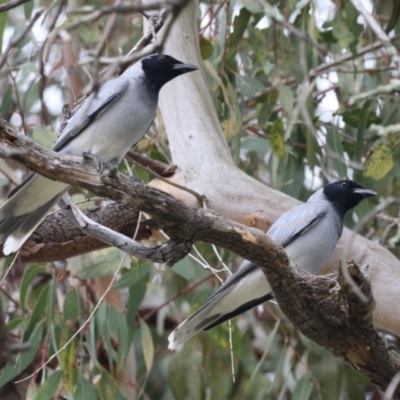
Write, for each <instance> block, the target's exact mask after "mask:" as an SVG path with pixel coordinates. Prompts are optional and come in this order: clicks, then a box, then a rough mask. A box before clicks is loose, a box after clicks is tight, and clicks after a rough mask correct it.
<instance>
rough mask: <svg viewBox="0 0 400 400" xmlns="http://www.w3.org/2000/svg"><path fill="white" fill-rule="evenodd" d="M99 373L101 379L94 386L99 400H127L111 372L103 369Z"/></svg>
mask: <svg viewBox="0 0 400 400" xmlns="http://www.w3.org/2000/svg"><path fill="white" fill-rule="evenodd" d="M99 373H100V374H101V377H100V378H99V379H98V380H97V382H96V383H95V384H94V385H93V388H94V391H95V393H96V397H97V400H110V399H113V400H127V399H126V398H125V397H124V396H123V395H122V393H121V390H120V388H119V387H118V384H117V382H116V381H115V379H114V378H113V377H112V375H110V373H109V372H107V371H106V370H105V369H103V368H102V369H101V370H100V371H99ZM85 400H86V399H85Z"/></svg>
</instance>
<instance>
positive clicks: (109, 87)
mask: <svg viewBox="0 0 400 400" xmlns="http://www.w3.org/2000/svg"><path fill="white" fill-rule="evenodd" d="M127 86H128V81H127V80H126V79H120V78H116V79H113V80H112V81H108V82H106V83H105V84H104V85H103V86H101V88H100V89H99V90H98V92H97V93H93V94H92V95H90V96H89V97H88V98H87V99H86V100H85V103H84V104H83V105H82V107H81V108H80V109H79V110H78V111H77V112H76V113H75V114H74V115H73V116H72V117H71V118H70V120H69V121H68V123H67V125H66V126H65V128H64V132H63V133H62V134H61V136H60V137H59V139H58V140H57V142H56V143H55V145H54V146H53V150H54V151H59V150H61V149H62V148H63V147H64V146H65V145H66V144H68V143H69V142H70V141H71V140H72V139H74V138H75V137H76V136H78V135H79V134H80V133H81V132H82V131H84V130H85V129H86V128H87V127H88V126H89V125H90V124H91V123H92V122H93V121H94V120H96V119H97V118H98V117H99V116H100V115H101V113H102V112H104V111H105V110H106V109H107V108H108V107H109V106H110V105H111V104H113V103H114V102H115V101H116V100H117V99H118V98H120V97H121V95H122V94H123V93H124V92H125V90H126V89H127ZM85 114H86V115H85ZM35 175H36V174H35V173H34V172H31V173H30V174H29V175H28V176H27V177H26V178H25V179H24V180H23V181H22V182H21V183H20V184H19V185H18V186H16V187H15V188H14V189H13V190H12V191H11V192H10V194H9V196H8V197H12V196H13V195H14V194H16V193H17V192H19V191H20V190H21V189H22V188H23V187H24V186H25V185H26V184H27V183H28V182H30V181H31V179H32V178H33V177H34V176H35Z"/></svg>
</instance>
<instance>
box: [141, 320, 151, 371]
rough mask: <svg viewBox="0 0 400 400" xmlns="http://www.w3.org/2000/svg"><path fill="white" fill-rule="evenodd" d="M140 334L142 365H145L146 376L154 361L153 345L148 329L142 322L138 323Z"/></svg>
mask: <svg viewBox="0 0 400 400" xmlns="http://www.w3.org/2000/svg"><path fill="white" fill-rule="evenodd" d="M140 334H141V337H142V348H143V356H144V363H145V364H146V368H147V374H149V373H150V371H151V367H152V365H153V359H154V343H153V338H152V337H151V332H150V329H149V327H148V326H147V324H146V322H144V321H143V320H141V321H140Z"/></svg>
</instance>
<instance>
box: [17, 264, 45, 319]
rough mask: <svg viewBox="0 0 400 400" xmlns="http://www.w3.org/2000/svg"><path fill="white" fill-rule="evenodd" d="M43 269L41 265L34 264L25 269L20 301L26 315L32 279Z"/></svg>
mask: <svg viewBox="0 0 400 400" xmlns="http://www.w3.org/2000/svg"><path fill="white" fill-rule="evenodd" d="M41 270H42V268H41V267H40V266H39V265H35V264H33V265H30V266H29V267H28V268H26V269H25V271H24V275H23V277H22V282H21V291H20V294H19V301H20V303H21V311H22V314H23V315H25V302H26V296H27V294H28V289H29V286H30V285H31V283H32V281H33V280H34V279H35V278H36V277H37V276H38V274H39V272H40V271H41Z"/></svg>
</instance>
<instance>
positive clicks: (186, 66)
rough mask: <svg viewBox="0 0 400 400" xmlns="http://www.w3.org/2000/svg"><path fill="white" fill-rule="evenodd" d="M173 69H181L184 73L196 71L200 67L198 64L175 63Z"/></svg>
mask: <svg viewBox="0 0 400 400" xmlns="http://www.w3.org/2000/svg"><path fill="white" fill-rule="evenodd" d="M172 69H175V70H180V71H181V72H182V74H186V73H187V72H191V71H196V70H198V69H199V67H196V65H193V64H185V63H182V64H175V65H174V66H173V67H172Z"/></svg>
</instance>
